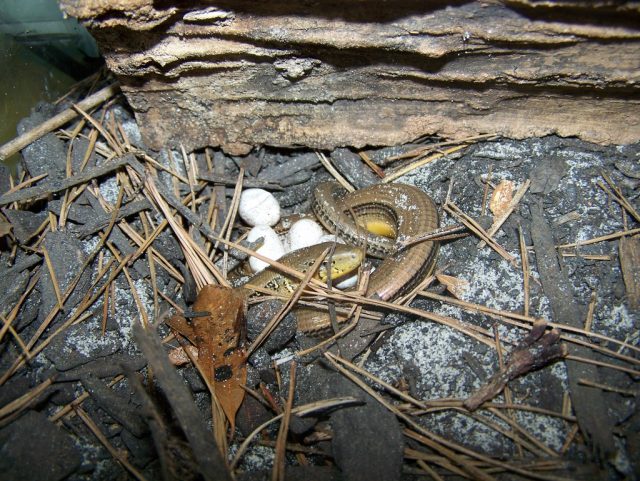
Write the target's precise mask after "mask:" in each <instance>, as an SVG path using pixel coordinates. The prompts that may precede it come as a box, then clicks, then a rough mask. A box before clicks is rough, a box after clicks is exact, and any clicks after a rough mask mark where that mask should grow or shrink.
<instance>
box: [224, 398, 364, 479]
mask: <svg viewBox="0 0 640 481" xmlns="http://www.w3.org/2000/svg"><path fill="white" fill-rule="evenodd" d="M358 402H360V400H359V399H357V398H354V397H351V396H345V397H337V398H331V399H325V400H324V401H316V402H312V403H309V404H303V405H302V406H298V407H296V408H292V409H291V414H295V415H296V416H306V415H309V414H313V413H315V412H318V411H325V410H328V409H332V408H336V407H340V406H348V405H352V404H356V403H358ZM283 416H284V413H280V414H278V415H276V416H274V417H272V418H271V419H269V420H268V421H265V422H263V423H262V424H261V425H260V426H258V427H257V428H255V429H254V430H253V431H251V434H249V435H248V436H247V437H246V439H245V440H244V441H242V444H240V446H239V447H238V451H237V452H236V454H235V456H234V457H233V460H232V461H231V464H230V468H231V470H234V469H235V468H236V466H237V465H238V463H239V462H240V459H241V458H242V455H243V454H244V453H245V451H246V450H247V448H248V447H249V444H251V441H252V440H253V439H254V438H255V437H256V436H257V435H258V434H259V433H260V432H261V431H262V430H264V429H265V428H266V427H267V426H269V425H270V424H273V423H275V422H276V421H279V420H280V419H282V418H283Z"/></svg>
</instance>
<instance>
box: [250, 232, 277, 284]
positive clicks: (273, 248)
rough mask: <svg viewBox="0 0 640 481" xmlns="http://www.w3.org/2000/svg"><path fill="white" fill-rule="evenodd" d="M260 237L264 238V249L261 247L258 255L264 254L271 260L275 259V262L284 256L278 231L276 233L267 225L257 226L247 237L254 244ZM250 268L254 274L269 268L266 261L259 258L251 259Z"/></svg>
mask: <svg viewBox="0 0 640 481" xmlns="http://www.w3.org/2000/svg"><path fill="white" fill-rule="evenodd" d="M260 237H264V243H263V244H262V247H260V248H259V249H258V250H257V252H258V254H262V255H263V256H265V257H268V258H269V259H273V260H274V261H276V260H278V259H280V257H282V256H283V255H284V246H283V245H282V241H281V240H280V237H278V234H276V231H274V230H273V229H272V228H271V227H269V226H266V225H257V226H255V227H254V228H253V229H251V230H250V231H249V234H248V235H247V240H248V241H249V242H253V241H255V240H257V239H258V238H260ZM249 266H250V267H251V270H252V271H253V272H254V273H258V272H260V271H261V270H263V269H265V268H266V267H269V264H267V263H266V262H264V261H261V260H260V259H258V258H257V257H253V256H251V257H249Z"/></svg>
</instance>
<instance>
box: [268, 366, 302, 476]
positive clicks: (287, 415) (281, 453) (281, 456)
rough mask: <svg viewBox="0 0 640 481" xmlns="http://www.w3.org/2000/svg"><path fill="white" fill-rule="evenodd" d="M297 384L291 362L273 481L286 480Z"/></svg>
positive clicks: (277, 442) (272, 474)
mask: <svg viewBox="0 0 640 481" xmlns="http://www.w3.org/2000/svg"><path fill="white" fill-rule="evenodd" d="M295 385H296V363H295V361H294V362H292V363H291V364H290V370H289V394H288V396H287V402H286V404H285V407H284V412H283V413H282V422H281V423H280V429H279V430H278V437H277V439H276V453H275V459H274V461H273V471H272V473H271V479H272V481H285V465H286V460H285V452H286V448H287V434H288V433H289V422H290V420H291V410H292V409H293V398H294V396H295Z"/></svg>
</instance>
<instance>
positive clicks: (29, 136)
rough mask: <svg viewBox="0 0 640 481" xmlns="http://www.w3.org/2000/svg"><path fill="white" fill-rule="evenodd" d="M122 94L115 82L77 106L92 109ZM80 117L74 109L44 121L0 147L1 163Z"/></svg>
mask: <svg viewBox="0 0 640 481" xmlns="http://www.w3.org/2000/svg"><path fill="white" fill-rule="evenodd" d="M119 92H120V86H119V85H118V83H117V82H114V83H112V84H110V85H108V86H106V87H104V88H103V89H102V90H99V91H98V92H96V93H95V94H93V95H91V96H89V97H87V98H85V99H84V100H82V101H81V102H78V104H77V106H78V107H80V108H81V109H84V110H89V109H92V108H93V107H95V106H97V105H100V104H101V103H103V102H105V101H107V100H108V99H110V98H111V97H113V96H114V95H116V94H117V93H119ZM77 116H78V113H77V112H76V111H75V110H74V109H72V108H71V109H66V110H64V111H63V112H60V113H59V114H58V115H55V116H54V117H52V118H50V119H49V120H46V121H44V122H43V123H41V124H40V125H38V126H36V127H34V128H32V129H31V130H29V131H28V132H25V133H24V134H22V135H20V136H18V137H16V138H15V139H13V140H11V141H9V142H7V143H6V144H4V145H2V146H1V147H0V162H2V161H4V160H6V159H8V158H9V157H11V156H12V155H13V154H15V153H16V152H18V151H20V150H22V149H24V148H25V147H26V146H27V145H29V144H31V143H32V142H34V141H35V140H38V139H39V138H40V137H42V136H44V135H46V134H48V133H49V132H52V131H53V130H55V129H57V128H59V127H62V126H63V125H64V124H66V123H67V122H69V121H70V120H73V119H74V118H76V117H77Z"/></svg>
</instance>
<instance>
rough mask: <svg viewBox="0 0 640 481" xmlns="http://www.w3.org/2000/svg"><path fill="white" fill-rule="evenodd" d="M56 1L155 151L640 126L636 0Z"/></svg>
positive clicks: (587, 136)
mask: <svg viewBox="0 0 640 481" xmlns="http://www.w3.org/2000/svg"><path fill="white" fill-rule="evenodd" d="M61 3H62V6H63V8H64V9H65V10H66V11H67V12H68V13H69V14H71V15H73V16H76V17H79V18H80V19H81V20H83V21H84V23H85V25H87V26H88V27H89V29H90V30H91V32H92V34H93V35H94V36H95V37H96V39H97V40H98V43H99V44H100V47H101V49H102V51H103V53H104V55H105V58H106V61H107V64H108V66H109V68H110V69H111V70H112V71H113V72H114V73H115V74H116V75H117V76H118V79H119V81H120V83H121V85H122V90H123V92H124V93H125V95H126V96H127V99H128V100H129V103H130V104H131V106H132V107H133V109H134V110H135V111H136V115H137V117H138V120H139V122H140V125H141V127H142V132H143V135H144V139H145V141H146V142H147V144H148V145H149V147H152V148H155V149H158V148H161V147H163V146H175V145H177V144H180V143H181V144H183V145H184V146H185V147H187V149H188V150H190V149H195V148H202V147H204V146H208V145H209V146H222V147H223V148H224V149H225V150H226V151H228V152H230V153H232V154H242V153H246V152H248V151H249V150H250V149H251V147H252V146H254V145H259V144H268V145H275V146H287V147H289V146H296V145H304V146H308V147H315V148H324V149H332V148H335V147H337V146H353V147H357V148H360V147H364V146H367V145H391V144H396V143H403V142H408V141H411V140H413V139H416V138H418V137H420V136H423V135H434V134H435V135H441V136H446V137H450V138H461V137H465V136H470V135H475V134H478V133H487V132H495V133H499V134H502V135H504V136H508V137H513V138H523V137H528V136H541V135H546V134H558V135H562V136H578V137H580V138H582V139H584V140H588V141H593V142H598V143H604V144H606V143H614V144H624V143H632V142H637V141H639V140H640V120H639V117H638V115H637V112H638V108H639V106H640V105H639V104H640V88H639V86H638V81H639V79H640V68H639V67H640V43H639V42H640V29H639V27H638V26H639V25H640V5H639V4H638V3H636V2H631V1H629V2H611V1H604V0H603V1H594V2H583V1H577V0H559V1H556V2H547V1H538V0H503V1H488V0H487V1H468V2H436V1H434V2H423V1H416V0H411V1H407V2H388V3H387V2H376V1H373V0H352V1H350V2H337V1H335V0H317V1H314V2H283V1H281V0H275V1H271V2H253V1H247V0H236V1H228V0H227V1H207V2H205V1H195V2H177V1H176V2H173V4H172V3H171V2H154V1H153V0H85V1H79V0H62V2H61ZM447 4H449V5H447Z"/></svg>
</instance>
